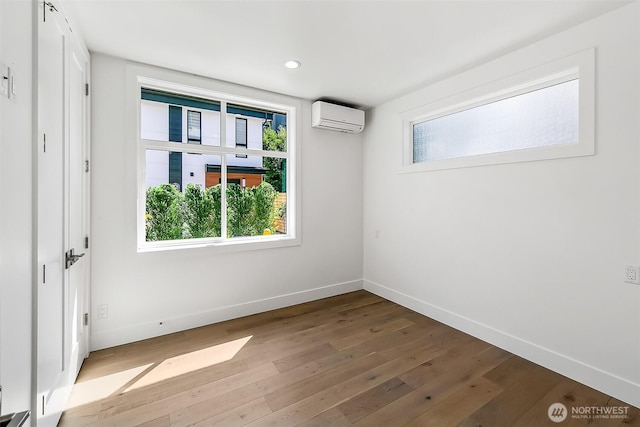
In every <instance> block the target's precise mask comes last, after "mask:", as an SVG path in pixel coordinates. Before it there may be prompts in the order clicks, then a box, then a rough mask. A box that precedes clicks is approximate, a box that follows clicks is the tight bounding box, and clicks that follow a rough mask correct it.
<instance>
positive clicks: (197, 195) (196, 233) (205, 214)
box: [182, 183, 220, 238]
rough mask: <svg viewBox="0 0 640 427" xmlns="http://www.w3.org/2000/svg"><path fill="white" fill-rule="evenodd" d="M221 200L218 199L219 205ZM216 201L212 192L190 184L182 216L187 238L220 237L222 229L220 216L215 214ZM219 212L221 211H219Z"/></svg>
mask: <svg viewBox="0 0 640 427" xmlns="http://www.w3.org/2000/svg"><path fill="white" fill-rule="evenodd" d="M219 202H220V200H219V199H218V203H219ZM214 203H215V201H214V199H213V197H212V192H209V191H205V190H204V189H203V188H202V187H201V186H200V185H198V184H193V183H190V184H188V185H187V187H186V188H185V190H184V203H183V204H182V214H183V216H184V222H185V225H186V227H187V229H186V234H187V236H186V237H190V238H203V237H219V236H220V232H219V231H218V234H216V225H217V228H218V229H219V228H220V225H219V224H220V216H219V215H218V216H216V215H215V214H214V211H215V209H214ZM218 211H219V209H218Z"/></svg>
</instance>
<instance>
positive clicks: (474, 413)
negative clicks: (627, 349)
mask: <svg viewBox="0 0 640 427" xmlns="http://www.w3.org/2000/svg"><path fill="white" fill-rule="evenodd" d="M226 359H228V360H226ZM553 403H562V404H564V405H565V407H566V408H567V411H568V417H567V419H566V420H565V421H563V422H562V423H555V422H552V421H551V420H550V418H549V416H548V414H547V411H548V409H549V406H550V405H551V404H553ZM585 407H599V408H600V407H604V408H614V407H622V408H618V409H617V411H618V412H620V411H622V412H626V416H623V417H621V418H615V419H612V418H609V419H606V418H604V415H602V414H601V415H598V416H596V417H591V418H589V417H587V416H584V418H583V419H578V418H573V416H574V415H572V410H573V409H572V408H585ZM625 408H626V409H625ZM580 410H582V411H583V412H584V409H580ZM565 415H567V414H565ZM575 416H576V417H577V416H578V415H577V414H576V415H575ZM60 425H61V426H85V425H91V426H109V427H113V426H138V425H141V426H153V427H165V426H191V425H195V426H210V425H219V426H225V427H226V426H241V425H248V426H296V425H302V426H351V425H354V426H385V427H389V426H404V425H408V426H438V427H442V426H456V425H461V426H483V427H489V426H498V427H502V426H545V425H549V426H557V425H561V426H570V425H594V426H615V425H624V426H630V425H634V426H638V425H640V410H638V408H634V407H632V406H629V405H627V404H625V403H622V402H620V401H618V400H616V399H613V398H611V397H609V396H607V395H605V394H602V393H600V392H598V391H595V390H593V389H591V388H589V387H586V386H584V385H581V384H579V383H576V382H575V381H572V380H570V379H568V378H566V377H563V376H561V375H558V374H556V373H554V372H551V371H549V370H547V369H545V368H542V367H540V366H538V365H535V364H533V363H531V362H528V361H526V360H524V359H522V358H520V357H517V356H514V355H512V354H510V353H508V352H506V351H504V350H501V349H499V348H496V347H494V346H492V345H489V344H487V343H485V342H483V341H480V340H478V339H475V338H472V337H471V336H469V335H466V334H464V333H462V332H459V331H456V330H455V329H452V328H449V327H447V326H445V325H443V324H441V323H438V322H436V321H434V320H431V319H429V318H427V317H424V316H422V315H419V314H417V313H415V312H412V311H411V310H408V309H406V308H404V307H401V306H399V305H397V304H394V303H392V302H389V301H386V300H384V299H382V298H380V297H378V296H375V295H373V294H370V293H367V292H366V291H358V292H353V293H349V294H345V295H340V296H337V297H333V298H327V299H324V300H320V301H314V302H311V303H307V304H302V305H297V306H294V307H289V308H285V309H281V310H276V311H271V312H268V313H262V314H258V315H254V316H249V317H244V318H241V319H236V320H232V321H228V322H223V323H218V324H215V325H210V326H206V327H202V328H197V329H192V330H189V331H185V332H180V333H176V334H172V335H167V336H163V337H159V338H154V339H150V340H146V341H141V342H137V343H133V344H128V345H124V346H120V347H116V348H111V349H107V350H101V351H97V352H94V353H92V354H91V355H90V357H89V358H88V359H87V360H86V361H85V363H84V366H83V368H82V370H81V372H80V376H79V378H78V381H77V383H76V385H75V386H74V389H73V392H72V398H71V401H70V404H69V408H68V409H67V411H66V412H65V413H64V414H63V416H62V419H61V422H60Z"/></svg>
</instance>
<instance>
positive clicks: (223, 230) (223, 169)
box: [220, 101, 227, 240]
mask: <svg viewBox="0 0 640 427" xmlns="http://www.w3.org/2000/svg"><path fill="white" fill-rule="evenodd" d="M226 146H227V102H226V101H221V102H220V147H222V148H225V147H226ZM220 221H222V224H220V237H221V238H222V239H223V240H226V239H227V155H226V154H224V153H221V154H220Z"/></svg>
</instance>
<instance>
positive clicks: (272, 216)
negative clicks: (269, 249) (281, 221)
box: [252, 181, 280, 235]
mask: <svg viewBox="0 0 640 427" xmlns="http://www.w3.org/2000/svg"><path fill="white" fill-rule="evenodd" d="M252 196H253V197H252V198H253V216H252V228H253V232H254V233H255V235H258V234H262V233H263V232H264V230H266V229H268V230H269V231H271V233H275V232H276V227H275V220H276V218H277V217H278V216H279V215H280V209H277V208H276V207H275V204H274V203H275V201H276V198H277V197H278V193H277V192H276V190H274V188H273V186H271V184H269V183H268V182H266V181H265V182H263V183H261V184H260V185H258V186H257V187H254V188H253V189H252Z"/></svg>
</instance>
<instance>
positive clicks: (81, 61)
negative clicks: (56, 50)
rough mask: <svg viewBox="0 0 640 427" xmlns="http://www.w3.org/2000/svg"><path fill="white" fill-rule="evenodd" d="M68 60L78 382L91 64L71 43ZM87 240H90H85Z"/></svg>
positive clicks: (73, 342) (69, 216) (71, 297)
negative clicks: (88, 98) (88, 84)
mask: <svg viewBox="0 0 640 427" xmlns="http://www.w3.org/2000/svg"><path fill="white" fill-rule="evenodd" d="M68 51H69V56H68V61H69V62H68V63H69V67H68V77H69V79H68V82H69V100H68V112H69V121H68V126H69V128H68V129H69V130H68V135H69V138H68V139H67V147H68V149H67V156H66V160H67V161H66V166H65V177H66V185H65V190H66V194H65V202H66V209H67V211H66V215H65V225H66V237H67V243H66V245H65V248H66V249H67V250H70V249H73V251H74V255H76V256H80V258H77V261H76V262H74V263H73V265H70V266H69V268H67V270H66V272H67V277H66V279H67V280H66V282H67V292H66V294H67V295H66V306H67V308H66V310H65V311H66V319H67V321H68V325H67V336H66V340H67V344H66V346H67V347H68V348H69V349H70V352H71V353H70V373H71V375H72V377H73V380H75V378H76V376H77V375H78V371H79V370H80V367H81V366H82V361H83V360H84V359H85V357H87V355H88V348H87V343H88V328H87V327H86V326H87V325H86V324H85V321H84V313H85V312H87V310H86V308H87V307H88V304H87V303H88V298H87V297H88V292H87V291H86V289H88V282H89V259H88V243H89V242H88V235H89V230H88V224H89V221H88V218H89V212H88V200H89V198H88V190H89V185H88V176H89V175H88V172H89V163H88V158H89V156H88V144H87V142H88V140H89V138H88V129H87V128H88V126H87V111H88V108H87V107H88V106H87V104H88V101H87V92H86V90H87V89H86V83H87V60H86V57H85V54H84V52H83V50H82V49H81V47H80V46H79V45H78V44H77V43H76V42H75V41H74V40H70V43H69V49H68ZM85 239H86V240H85ZM87 320H88V319H87Z"/></svg>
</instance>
